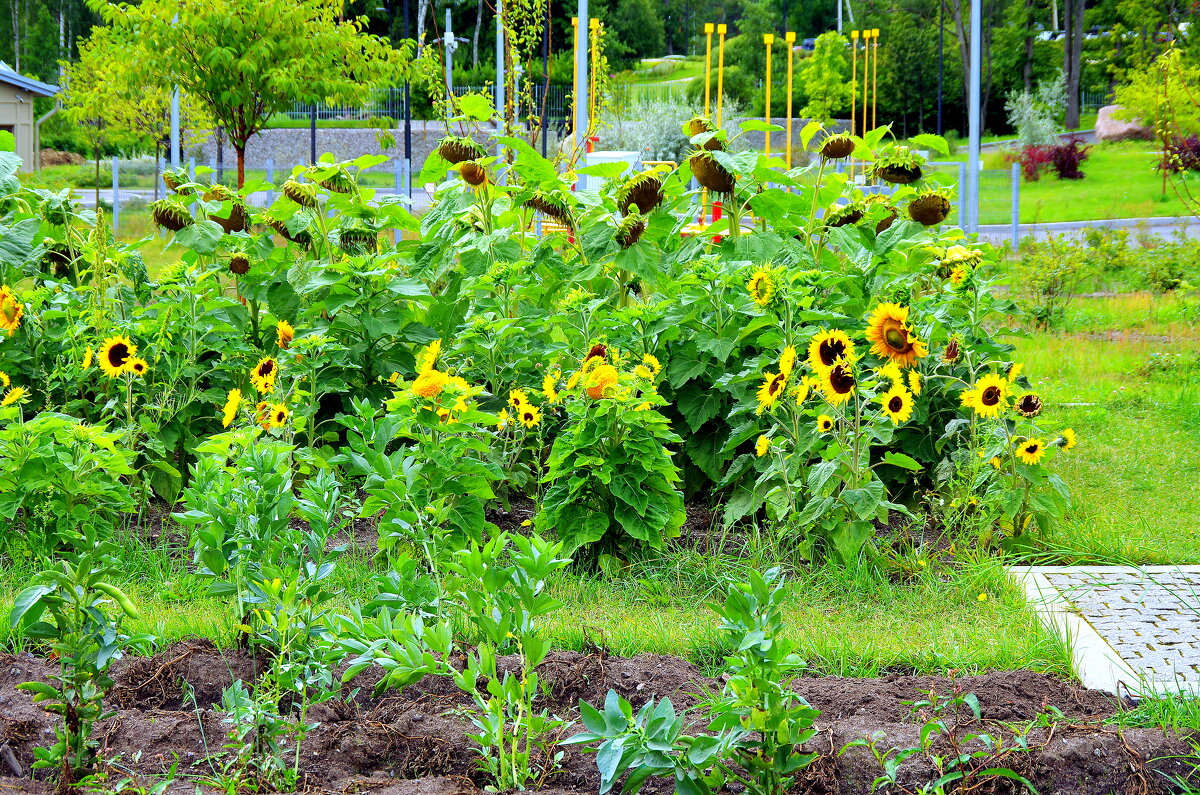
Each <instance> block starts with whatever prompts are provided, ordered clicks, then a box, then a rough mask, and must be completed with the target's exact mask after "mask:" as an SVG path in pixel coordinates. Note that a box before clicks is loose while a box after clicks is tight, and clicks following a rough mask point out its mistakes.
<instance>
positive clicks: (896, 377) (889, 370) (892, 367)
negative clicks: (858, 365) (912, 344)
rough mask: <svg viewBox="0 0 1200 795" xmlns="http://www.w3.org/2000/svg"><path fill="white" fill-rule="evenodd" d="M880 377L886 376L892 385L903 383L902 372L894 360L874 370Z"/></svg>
mask: <svg viewBox="0 0 1200 795" xmlns="http://www.w3.org/2000/svg"><path fill="white" fill-rule="evenodd" d="M875 372H876V373H878V374H879V376H880V377H881V378H886V379H887V380H889V381H891V382H892V384H893V385H895V384H901V383H904V374H903V373H901V372H900V365H898V364H896V363H895V362H888V363H887V364H885V365H884V366H883V367H880V368H879V369H877V370H876V371H875Z"/></svg>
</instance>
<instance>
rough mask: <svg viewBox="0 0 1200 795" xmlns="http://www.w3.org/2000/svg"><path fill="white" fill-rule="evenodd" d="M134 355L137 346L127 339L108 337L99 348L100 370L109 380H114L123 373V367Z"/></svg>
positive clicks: (123, 337)
mask: <svg viewBox="0 0 1200 795" xmlns="http://www.w3.org/2000/svg"><path fill="white" fill-rule="evenodd" d="M136 353H137V346H136V345H134V344H133V342H132V341H130V339H129V337H125V336H116V337H109V338H108V339H106V340H105V341H104V343H103V344H102V345H101V346H100V369H101V370H103V371H104V374H105V375H106V376H108V377H109V378H116V377H117V376H118V375H120V374H121V373H123V372H125V365H126V364H127V363H128V362H129V359H130V357H132V356H133V355H134V354H136Z"/></svg>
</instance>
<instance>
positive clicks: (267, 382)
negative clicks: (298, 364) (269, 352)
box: [250, 356, 279, 395]
mask: <svg viewBox="0 0 1200 795" xmlns="http://www.w3.org/2000/svg"><path fill="white" fill-rule="evenodd" d="M278 372H279V363H278V362H276V361H275V360H274V359H272V358H271V357H270V356H264V357H263V358H262V359H260V360H259V361H258V364H256V365H254V369H253V370H251V371H250V383H251V384H253V385H254V388H255V389H257V390H258V391H259V392H261V393H262V394H264V395H265V394H267V393H268V392H270V391H271V390H272V389H274V388H275V376H276V375H277V374H278Z"/></svg>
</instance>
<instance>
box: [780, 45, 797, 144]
mask: <svg viewBox="0 0 1200 795" xmlns="http://www.w3.org/2000/svg"><path fill="white" fill-rule="evenodd" d="M783 40H784V42H786V43H787V48H788V67H787V83H788V85H787V146H786V148H785V150H784V151H785V152H786V153H787V167H788V168H791V167H792V60H793V58H792V56H793V55H794V54H795V52H794V50H795V46H794V45H795V43H796V34H795V33H785V34H783Z"/></svg>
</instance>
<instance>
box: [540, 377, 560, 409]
mask: <svg viewBox="0 0 1200 795" xmlns="http://www.w3.org/2000/svg"><path fill="white" fill-rule="evenodd" d="M542 395H543V396H544V397H545V398H546V400H548V401H550V402H551V403H557V402H558V373H546V377H545V378H543V379H542Z"/></svg>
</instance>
